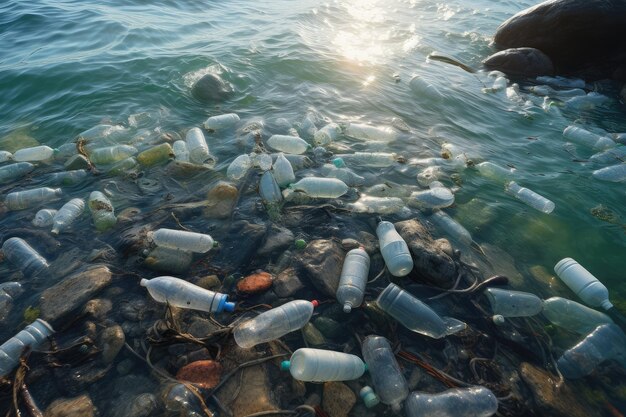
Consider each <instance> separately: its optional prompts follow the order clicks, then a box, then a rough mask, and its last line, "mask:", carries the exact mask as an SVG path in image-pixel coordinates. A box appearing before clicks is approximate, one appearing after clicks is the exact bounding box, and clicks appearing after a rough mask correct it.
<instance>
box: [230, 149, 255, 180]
mask: <svg viewBox="0 0 626 417" xmlns="http://www.w3.org/2000/svg"><path fill="white" fill-rule="evenodd" d="M250 168H252V160H251V159H250V157H249V156H248V155H239V156H238V157H237V158H235V160H234V161H233V162H231V163H230V165H228V168H227V169H226V176H227V177H228V178H230V179H233V180H239V179H241V178H243V177H244V176H245V175H246V173H247V172H248V170H249V169H250Z"/></svg>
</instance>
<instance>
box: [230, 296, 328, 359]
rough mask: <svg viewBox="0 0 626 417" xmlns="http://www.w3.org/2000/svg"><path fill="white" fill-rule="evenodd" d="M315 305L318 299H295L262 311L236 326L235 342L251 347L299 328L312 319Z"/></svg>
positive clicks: (244, 346)
mask: <svg viewBox="0 0 626 417" xmlns="http://www.w3.org/2000/svg"><path fill="white" fill-rule="evenodd" d="M315 306H317V301H313V302H311V301H306V300H294V301H290V302H288V303H286V304H283V305H281V306H280V307H275V308H273V309H271V310H268V311H266V312H264V313H261V314H259V315H258V316H256V317H255V318H253V319H252V320H248V321H246V322H244V323H241V324H239V325H238V326H237V327H235V330H234V331H233V336H234V337H235V342H236V343H237V344H238V345H239V346H241V347H242V348H244V349H249V348H251V347H253V346H256V345H259V344H261V343H265V342H269V341H272V340H276V339H278V338H280V337H282V336H284V335H286V334H287V333H291V332H293V331H295V330H299V329H301V328H302V327H304V325H305V324H307V323H308V321H309V320H310V319H311V316H312V315H313V308H314V307H315Z"/></svg>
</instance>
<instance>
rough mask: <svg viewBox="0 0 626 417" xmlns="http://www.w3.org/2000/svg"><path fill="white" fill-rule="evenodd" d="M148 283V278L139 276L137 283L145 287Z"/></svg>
mask: <svg viewBox="0 0 626 417" xmlns="http://www.w3.org/2000/svg"><path fill="white" fill-rule="evenodd" d="M147 284H148V280H147V279H145V278H141V281H139V285H141V286H142V287H145V286H146V285H147Z"/></svg>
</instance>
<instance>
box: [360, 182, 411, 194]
mask: <svg viewBox="0 0 626 417" xmlns="http://www.w3.org/2000/svg"><path fill="white" fill-rule="evenodd" d="M415 188H416V187H412V186H410V185H405V184H395V183H392V182H389V181H387V182H385V183H384V184H376V185H372V186H371V187H367V188H366V189H365V190H364V191H363V194H365V195H367V196H372V197H399V198H405V197H408V196H409V195H411V193H412V192H413V190H414V189H415Z"/></svg>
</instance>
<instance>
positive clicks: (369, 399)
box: [359, 386, 380, 408]
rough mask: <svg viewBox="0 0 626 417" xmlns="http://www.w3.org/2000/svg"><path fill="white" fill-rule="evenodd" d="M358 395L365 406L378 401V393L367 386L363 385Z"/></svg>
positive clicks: (373, 405) (375, 403) (371, 405)
mask: <svg viewBox="0 0 626 417" xmlns="http://www.w3.org/2000/svg"><path fill="white" fill-rule="evenodd" d="M359 396H360V397H361V399H362V400H363V403H364V404H365V406H366V407H367V408H372V407H375V406H377V405H378V404H379V403H380V399H379V398H378V395H376V393H375V392H374V390H372V388H371V387H369V386H366V387H363V388H362V389H361V392H359Z"/></svg>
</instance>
